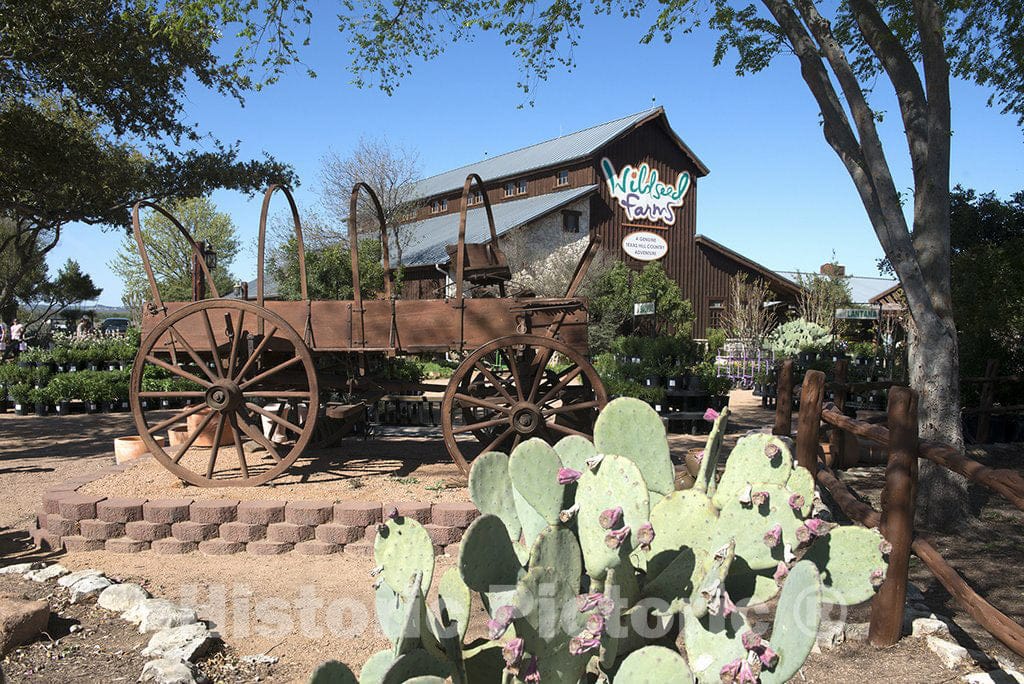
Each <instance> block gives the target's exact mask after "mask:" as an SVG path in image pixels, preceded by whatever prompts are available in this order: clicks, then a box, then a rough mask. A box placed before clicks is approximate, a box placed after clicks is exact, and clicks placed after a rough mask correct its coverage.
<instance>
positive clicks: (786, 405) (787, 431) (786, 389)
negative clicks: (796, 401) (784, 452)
mask: <svg viewBox="0 0 1024 684" xmlns="http://www.w3.org/2000/svg"><path fill="white" fill-rule="evenodd" d="M772 434H773V435H784V436H786V437H789V436H790V435H791V434H793V359H789V360H788V361H783V362H782V369H781V370H780V371H779V380H778V383H777V385H776V387H775V427H774V428H773V429H772Z"/></svg>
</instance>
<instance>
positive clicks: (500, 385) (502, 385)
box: [473, 361, 516, 404]
mask: <svg viewBox="0 0 1024 684" xmlns="http://www.w3.org/2000/svg"><path fill="white" fill-rule="evenodd" d="M473 367H474V368H476V369H477V370H478V371H480V372H481V373H483V376H484V377H485V378H487V380H488V381H489V382H490V383H491V385H493V386H494V389H496V390H498V392H500V393H501V396H503V397H505V399H507V400H508V403H509V404H514V403H516V400H515V399H513V398H512V395H511V394H509V393H508V391H507V390H506V389H505V383H503V382H501V381H500V380H498V378H497V377H496V376H495V375H494V373H492V372H491V371H490V369H488V368H487V367H486V366H485V365H484V364H482V363H480V362H479V361H477V362H476V363H475V364H473Z"/></svg>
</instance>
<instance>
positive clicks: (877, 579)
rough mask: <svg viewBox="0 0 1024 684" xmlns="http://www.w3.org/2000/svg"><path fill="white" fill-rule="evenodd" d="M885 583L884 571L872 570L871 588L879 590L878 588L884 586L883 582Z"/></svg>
mask: <svg viewBox="0 0 1024 684" xmlns="http://www.w3.org/2000/svg"><path fill="white" fill-rule="evenodd" d="M884 581H885V571H884V570H872V571H871V586H873V587H874V588H875V589H877V588H878V587H880V586H882V582H884Z"/></svg>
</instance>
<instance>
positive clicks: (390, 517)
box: [388, 506, 398, 520]
mask: <svg viewBox="0 0 1024 684" xmlns="http://www.w3.org/2000/svg"><path fill="white" fill-rule="evenodd" d="M397 517H398V508H396V507H395V506H392V507H391V508H390V509H388V520H394V519H395V518H397Z"/></svg>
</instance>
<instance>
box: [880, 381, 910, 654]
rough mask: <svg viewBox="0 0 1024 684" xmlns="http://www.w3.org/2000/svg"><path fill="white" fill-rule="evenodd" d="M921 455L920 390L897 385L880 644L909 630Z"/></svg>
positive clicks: (886, 491)
mask: <svg viewBox="0 0 1024 684" xmlns="http://www.w3.org/2000/svg"><path fill="white" fill-rule="evenodd" d="M917 458H918V436H917V392H914V391H913V390H911V389H909V388H907V387H893V388H891V389H890V390H889V460H888V463H887V464H886V466H885V486H884V487H883V489H882V515H881V520H880V523H879V531H880V532H881V533H882V536H883V537H885V539H886V541H888V542H889V543H890V544H892V551H890V553H889V569H888V572H887V573H886V576H885V581H884V582H883V583H882V586H881V588H880V589H879V590H878V593H877V594H875V598H874V599H873V600H872V602H871V625H870V627H869V628H868V640H869V641H870V642H871V644H872V645H874V646H891V645H892V644H895V643H896V642H897V641H898V640H899V638H900V635H901V634H902V630H903V610H904V604H905V603H906V600H907V573H908V570H909V566H910V545H911V544H912V543H913V541H914V508H915V505H916V498H917Z"/></svg>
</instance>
